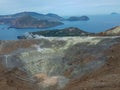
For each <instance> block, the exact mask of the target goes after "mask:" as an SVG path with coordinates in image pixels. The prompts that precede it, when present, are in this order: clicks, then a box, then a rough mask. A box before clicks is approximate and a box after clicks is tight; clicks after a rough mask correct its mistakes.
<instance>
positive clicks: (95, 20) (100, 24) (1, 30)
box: [0, 14, 120, 40]
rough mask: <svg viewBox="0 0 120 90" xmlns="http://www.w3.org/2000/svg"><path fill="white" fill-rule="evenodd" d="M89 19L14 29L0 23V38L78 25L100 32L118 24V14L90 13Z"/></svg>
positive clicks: (83, 28)
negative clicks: (50, 25) (54, 25)
mask: <svg viewBox="0 0 120 90" xmlns="http://www.w3.org/2000/svg"><path fill="white" fill-rule="evenodd" d="M88 17H89V18H90V20H89V21H72V22H70V21H64V22H63V23H64V25H61V26H57V27H53V28H46V29H14V28H10V29H8V27H9V26H7V25H0V40H16V39H17V36H20V35H23V34H24V33H26V32H34V31H41V30H53V29H62V28H67V27H78V28H80V29H81V30H84V31H87V32H95V33H98V32H102V31H105V30H107V29H110V28H112V27H115V26H120V15H119V14H118V15H91V16H88Z"/></svg>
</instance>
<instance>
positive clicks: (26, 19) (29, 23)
mask: <svg viewBox="0 0 120 90" xmlns="http://www.w3.org/2000/svg"><path fill="white" fill-rule="evenodd" d="M62 24H63V23H62V22H58V21H48V20H38V19H36V18H34V17H32V16H29V15H25V16H22V17H20V18H17V19H16V20H14V21H13V22H12V23H11V26H10V28H17V29H20V28H49V27H54V26H58V25H62Z"/></svg>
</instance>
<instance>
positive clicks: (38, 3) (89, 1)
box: [0, 0, 120, 16]
mask: <svg viewBox="0 0 120 90" xmlns="http://www.w3.org/2000/svg"><path fill="white" fill-rule="evenodd" d="M23 11H31V12H38V13H43V14H46V13H55V14H58V15H61V16H71V15H95V14H110V13H112V12H117V13H120V0H0V15H6V14H14V13H18V12H23Z"/></svg>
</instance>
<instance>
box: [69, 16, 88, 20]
mask: <svg viewBox="0 0 120 90" xmlns="http://www.w3.org/2000/svg"><path fill="white" fill-rule="evenodd" d="M67 20H68V21H88V20H89V17H87V16H81V17H76V16H72V17H69V18H68V19H67Z"/></svg>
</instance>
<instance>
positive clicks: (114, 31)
mask: <svg viewBox="0 0 120 90" xmlns="http://www.w3.org/2000/svg"><path fill="white" fill-rule="evenodd" d="M97 35H100V36H119V35H120V26H116V27H113V28H111V29H109V30H106V31H105V32H101V33H99V34H97Z"/></svg>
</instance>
